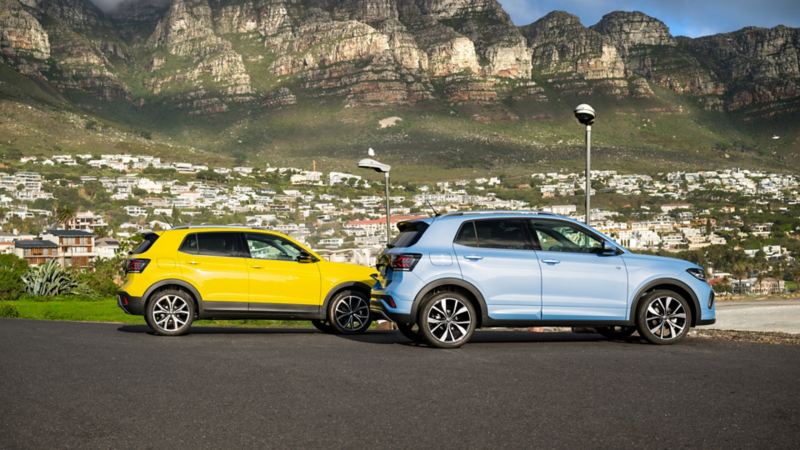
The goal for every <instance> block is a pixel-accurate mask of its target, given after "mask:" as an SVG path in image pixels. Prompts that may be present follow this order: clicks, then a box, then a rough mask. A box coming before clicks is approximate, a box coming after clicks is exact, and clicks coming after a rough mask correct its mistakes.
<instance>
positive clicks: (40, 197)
mask: <svg viewBox="0 0 800 450" xmlns="http://www.w3.org/2000/svg"><path fill="white" fill-rule="evenodd" d="M314 165H316V164H314ZM315 169H316V168H315V167H314V168H312V170H306V169H300V168H294V167H271V166H266V167H251V166H237V167H209V166H207V165H203V164H193V163H188V162H165V161H162V160H161V159H160V158H157V157H152V156H134V155H126V154H108V155H100V156H97V155H90V154H85V155H66V154H64V155H52V156H50V157H35V156H29V157H22V158H21V159H20V160H19V161H14V162H10V163H5V164H3V165H0V225H2V230H3V232H2V233H0V253H14V254H16V255H18V256H19V257H22V258H24V259H26V260H27V261H28V263H29V264H33V265H36V264H41V263H43V262H46V261H47V260H49V259H56V260H57V261H59V262H60V263H61V264H63V265H68V266H75V267H83V268H88V267H91V266H92V264H93V261H95V260H96V259H99V258H114V257H115V256H117V255H118V254H119V252H120V246H121V245H123V243H124V242H125V241H126V240H128V239H131V238H134V237H135V236H136V235H137V234H139V233H141V232H142V231H145V230H161V229H168V228H170V227H172V226H174V225H179V224H189V223H194V224H200V223H220V224H231V223H238V224H245V225H250V226H257V227H265V228H269V229H271V230H275V231H279V232H282V233H285V234H288V235H290V236H292V237H294V238H296V239H298V240H300V241H302V242H305V243H307V244H309V245H311V246H312V247H313V248H315V249H318V250H319V251H320V252H321V253H322V254H323V255H325V256H326V257H327V258H330V259H331V260H337V261H352V262H356V263H360V264H366V265H372V264H373V263H374V258H375V256H376V255H377V253H379V252H380V251H381V249H382V248H383V246H384V245H385V234H384V233H385V216H384V214H385V211H384V206H383V202H384V197H383V196H382V195H381V192H382V187H381V186H378V185H375V184H374V183H375V182H374V181H370V180H368V179H367V178H365V177H362V176H361V175H358V174H354V173H345V172H335V171H332V172H322V171H318V170H315ZM518 181H519V180H518V179H517V181H515V182H513V183H509V181H508V180H505V179H503V178H502V177H500V176H486V177H478V178H474V179H462V180H454V181H446V182H437V183H428V184H425V183H400V184H395V185H394V186H392V194H391V204H392V222H393V223H397V222H399V221H402V220H408V219H410V218H415V217H423V216H429V215H432V214H437V213H439V214H440V213H446V212H450V211H466V210H482V209H495V210H526V209H537V210H543V211H549V212H552V213H555V214H561V215H565V216H570V217H574V218H578V219H581V218H582V217H583V210H582V207H579V206H578V205H580V204H581V203H582V200H581V199H582V196H583V188H582V186H584V176H583V174H582V173H581V174H578V173H564V172H547V173H532V174H530V179H529V180H524V182H522V183H519V182H518ZM592 181H593V189H594V192H593V196H594V198H596V199H597V198H611V199H613V202H612V203H613V206H602V205H604V204H605V203H603V202H597V203H595V204H597V205H601V206H600V207H599V208H597V209H593V210H592V225H593V226H594V227H596V228H598V229H599V230H601V231H602V232H604V233H606V234H608V235H610V236H611V237H613V238H614V239H616V240H617V242H619V243H620V244H622V245H623V246H625V247H627V248H630V249H632V250H636V251H647V252H658V253H662V254H663V253H680V252H692V251H699V250H702V249H727V252H729V253H732V254H724V253H725V252H720V251H716V252H714V255H718V259H720V261H713V260H712V261H711V264H707V269H708V270H709V275H710V276H711V277H712V278H711V279H712V283H717V284H720V285H721V286H722V285H724V289H725V290H727V291H729V292H733V293H743V294H764V295H767V294H775V293H782V292H785V291H786V290H787V289H795V288H796V282H797V279H796V275H795V274H796V273H798V272H797V261H796V260H795V258H796V257H797V254H796V253H797V248H798V247H800V244H799V243H798V238H797V236H798V232H800V229H799V228H798V227H799V226H800V217H798V210H799V209H800V177H798V176H797V175H793V174H778V173H766V172H761V171H753V170H740V169H725V170H710V171H702V172H668V173H659V174H654V175H645V174H632V173H619V172H617V171H611V170H602V171H601V170H598V171H593V172H592ZM776 223H779V225H778V226H776ZM123 246H124V245H123ZM705 254H706V255H710V254H711V252H710V251H709V252H706V253H705ZM712 256H713V255H712ZM748 261H752V263H749V262H748ZM787 283H788V284H787Z"/></svg>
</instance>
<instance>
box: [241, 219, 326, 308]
mask: <svg viewBox="0 0 800 450" xmlns="http://www.w3.org/2000/svg"><path fill="white" fill-rule="evenodd" d="M245 241H246V243H247V249H248V253H249V256H250V257H249V258H248V260H247V261H248V270H249V273H250V310H251V311H264V312H287V313H293V312H317V311H319V308H320V305H321V303H322V301H321V295H320V271H319V264H317V262H316V261H315V260H314V259H313V258H312V259H308V258H302V257H301V256H303V255H306V256H307V252H306V251H305V250H304V249H302V248H301V247H299V246H297V245H296V244H295V243H293V242H291V241H289V240H288V239H284V238H283V237H281V236H277V235H274V234H269V233H247V234H246V235H245Z"/></svg>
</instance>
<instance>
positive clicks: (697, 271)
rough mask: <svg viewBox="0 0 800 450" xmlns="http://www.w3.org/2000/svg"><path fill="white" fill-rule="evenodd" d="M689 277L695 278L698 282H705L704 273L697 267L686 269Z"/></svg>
mask: <svg viewBox="0 0 800 450" xmlns="http://www.w3.org/2000/svg"><path fill="white" fill-rule="evenodd" d="M686 271H687V272H689V274H690V275H692V276H693V277H695V278H697V279H698V280H700V281H706V271H705V270H703V269H700V268H697V267H692V268H691V269H686Z"/></svg>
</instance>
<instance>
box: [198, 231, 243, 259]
mask: <svg viewBox="0 0 800 450" xmlns="http://www.w3.org/2000/svg"><path fill="white" fill-rule="evenodd" d="M197 253H198V254H200V255H207V256H236V257H241V256H244V255H246V252H245V249H244V248H243V246H242V235H241V233H231V232H216V233H215V232H209V233H197Z"/></svg>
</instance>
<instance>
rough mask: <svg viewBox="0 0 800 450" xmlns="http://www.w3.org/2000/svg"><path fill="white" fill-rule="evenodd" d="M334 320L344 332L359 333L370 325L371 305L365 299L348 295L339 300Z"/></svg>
mask: <svg viewBox="0 0 800 450" xmlns="http://www.w3.org/2000/svg"><path fill="white" fill-rule="evenodd" d="M333 316H334V320H336V323H337V324H338V325H339V326H340V327H341V328H342V329H344V330H348V331H357V330H360V329H362V328H364V325H365V324H368V323H369V320H370V318H369V303H367V300H366V299H364V298H363V297H359V296H357V295H348V296H345V297H342V298H340V299H339V301H338V302H337V303H336V308H335V309H334V313H333Z"/></svg>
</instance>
